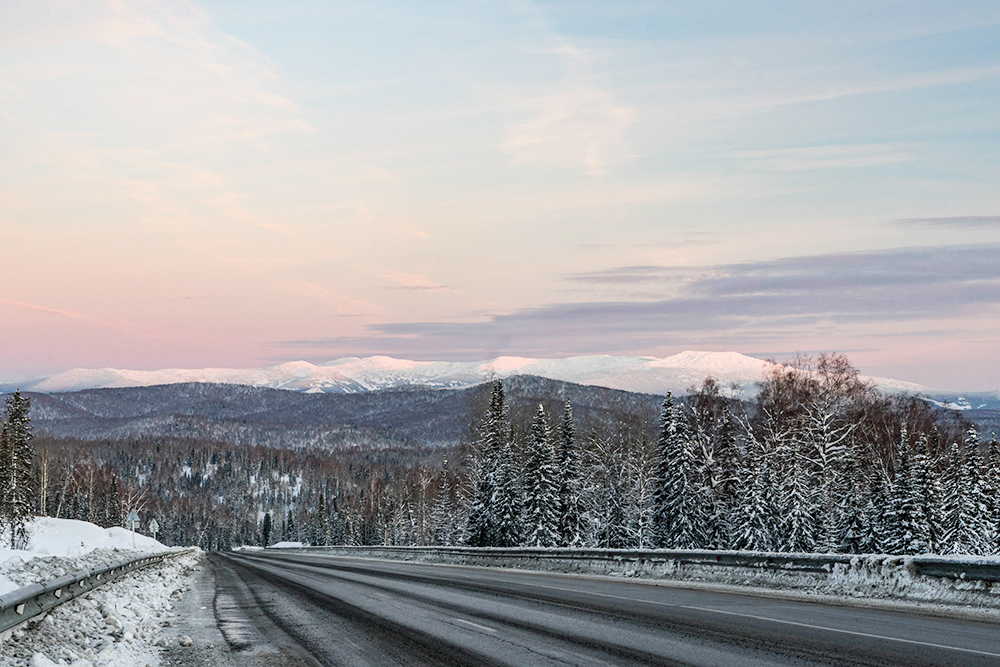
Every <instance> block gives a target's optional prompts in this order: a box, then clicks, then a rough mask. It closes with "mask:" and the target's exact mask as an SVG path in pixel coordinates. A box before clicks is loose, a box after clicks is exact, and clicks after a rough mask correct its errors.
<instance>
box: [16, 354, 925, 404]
mask: <svg viewBox="0 0 1000 667" xmlns="http://www.w3.org/2000/svg"><path fill="white" fill-rule="evenodd" d="M769 366H771V364H770V363H769V362H767V361H762V360H760V359H755V358H753V357H748V356H746V355H743V354H739V353H737V352H692V351H688V352H681V353H680V354H675V355H674V356H672V357H666V358H664V359H658V358H656V357H614V356H606V355H594V356H582V357H567V358H565V359H530V358H524V357H498V358H496V359H490V360H488V361H472V362H465V361H457V362H456V361H410V360H407V359H394V358H392V357H384V356H374V357H364V358H358V357H346V358H343V359H335V360H333V361H328V362H327V363H325V364H321V365H316V364H311V363H308V362H305V361H294V362H289V363H285V364H279V365H277V366H267V367H264V368H247V369H237V368H204V369H166V370H158V371H133V370H119V369H115V368H100V369H85V368H77V369H73V370H70V371H66V372H65V373H59V374H58V375H52V376H49V377H42V378H32V379H27V380H22V381H19V382H7V383H3V384H0V390H3V391H12V390H13V389H15V388H19V389H21V390H22V391H33V392H41V393H59V392H68V391H80V390H84V389H108V388H122V387H148V386H155V385H168V384H182V383H191V382H204V383H213V384H238V385H246V386H250V387H268V388H271V389H287V390H291V391H299V392H306V393H327V394H330V393H333V394H353V393H361V392H368V391H380V390H384V389H397V388H400V387H412V386H421V387H427V388H430V389H461V388H465V387H473V386H475V385H478V384H482V383H483V382H487V381H489V380H492V379H494V378H501V379H503V378H508V377H511V376H514V375H533V376H537V377H543V378H548V379H550V380H558V381H561V382H572V383H574V384H581V385H591V386H598V387H607V388H610V389H620V390H623V391H630V392H638V393H644V394H659V395H663V394H666V393H667V392H668V391H669V392H673V393H674V394H686V393H688V389H690V388H691V387H696V386H699V385H701V384H702V382H704V380H705V378H707V377H709V376H711V377H713V378H715V380H717V381H718V382H720V383H721V384H722V385H723V386H724V387H726V388H732V387H735V391H736V393H738V394H744V395H746V394H751V393H753V390H754V385H755V384H756V383H757V382H759V381H760V380H761V379H762V378H763V377H764V374H765V371H766V370H767V368H768V367H769ZM869 379H870V380H871V381H872V382H874V383H875V384H876V386H878V387H879V388H880V389H882V390H883V391H887V392H903V393H911V394H917V393H922V394H926V395H931V394H934V395H936V394H937V392H933V391H932V390H930V389H928V388H927V387H923V386H921V385H917V384H913V383H911V382H903V381H900V380H893V379H890V378H869Z"/></svg>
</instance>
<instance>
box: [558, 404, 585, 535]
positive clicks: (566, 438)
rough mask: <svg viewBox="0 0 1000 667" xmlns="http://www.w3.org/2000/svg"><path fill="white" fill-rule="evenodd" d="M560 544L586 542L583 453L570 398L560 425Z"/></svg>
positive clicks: (564, 408)
mask: <svg viewBox="0 0 1000 667" xmlns="http://www.w3.org/2000/svg"><path fill="white" fill-rule="evenodd" d="M557 459H558V461H557V466H558V471H557V472H558V475H559V546H562V547H577V546H580V544H582V542H583V498H582V493H583V484H582V481H581V476H580V453H579V451H578V450H577V447H576V428H575V426H574V425H573V410H572V408H571V407H570V404H569V401H567V402H566V405H565V406H564V407H563V417H562V423H561V424H560V425H559V451H558V453H557Z"/></svg>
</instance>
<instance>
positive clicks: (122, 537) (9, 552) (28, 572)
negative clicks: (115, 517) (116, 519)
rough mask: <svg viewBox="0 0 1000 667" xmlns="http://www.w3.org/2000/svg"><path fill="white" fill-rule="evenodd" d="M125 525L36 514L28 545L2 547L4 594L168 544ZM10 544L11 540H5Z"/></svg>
mask: <svg viewBox="0 0 1000 667" xmlns="http://www.w3.org/2000/svg"><path fill="white" fill-rule="evenodd" d="M132 539H133V538H132V532H131V531H128V530H125V529H124V528H101V527H100V526H96V525H94V524H92V523H88V522H86V521H75V520H73V519H54V518H52V517H36V518H35V520H34V521H32V522H31V524H29V526H28V545H27V548H26V549H23V550H22V549H16V550H15V549H3V548H0V595H3V594H4V593H9V592H10V591H12V590H15V589H17V588H21V587H22V586H27V585H29V584H34V583H39V582H42V581H48V580H49V579H54V578H56V577H61V576H63V575H65V574H71V573H73V572H77V571H79V570H85V569H92V568H97V567H102V566H105V565H111V564H112V563H117V562H120V561H122V560H126V559H128V558H131V557H134V556H138V555H140V554H142V553H148V552H150V551H155V552H160V551H166V550H167V547H165V546H164V545H162V544H160V543H159V542H157V541H156V540H154V539H153V538H151V537H146V536H145V535H140V534H138V533H136V534H135V548H134V549H133V547H132ZM3 543H5V544H9V542H3Z"/></svg>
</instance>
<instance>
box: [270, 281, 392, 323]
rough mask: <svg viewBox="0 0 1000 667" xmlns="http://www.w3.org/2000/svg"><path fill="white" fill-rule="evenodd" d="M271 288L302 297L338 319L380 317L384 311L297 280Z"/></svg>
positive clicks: (372, 305)
mask: <svg viewBox="0 0 1000 667" xmlns="http://www.w3.org/2000/svg"><path fill="white" fill-rule="evenodd" d="M271 288H272V289H274V290H275V291H278V292H282V293H284V294H291V295H294V296H299V297H303V298H305V299H308V300H309V301H313V302H315V303H320V304H323V305H324V306H326V307H327V308H329V309H330V310H332V311H333V314H334V315H337V316H340V317H364V316H371V315H381V314H384V313H385V310H384V309H383V308H381V307H380V306H377V305H375V304H373V303H370V302H368V301H364V300H361V299H354V298H352V297H349V296H347V295H345V294H341V293H340V292H336V291H334V290H331V289H327V288H325V287H323V286H321V285H316V284H314V283H309V282H305V281H299V280H284V281H275V282H273V283H271Z"/></svg>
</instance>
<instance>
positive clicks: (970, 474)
mask: <svg viewBox="0 0 1000 667" xmlns="http://www.w3.org/2000/svg"><path fill="white" fill-rule="evenodd" d="M978 447H979V436H978V434H977V433H976V431H975V429H970V430H969V432H968V433H967V434H966V439H965V443H964V446H960V445H959V444H958V443H957V442H955V443H952V446H951V449H950V451H949V456H948V470H947V471H946V475H945V482H944V486H945V488H944V494H945V495H944V516H945V520H944V530H943V531H942V547H943V548H942V551H943V552H944V553H949V554H975V553H978V552H979V551H981V550H982V541H983V534H982V533H983V530H984V529H985V528H986V523H985V521H984V520H983V518H984V517H983V514H985V512H984V511H983V507H982V505H983V502H982V498H981V489H980V488H979V460H978V459H979V453H978Z"/></svg>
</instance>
